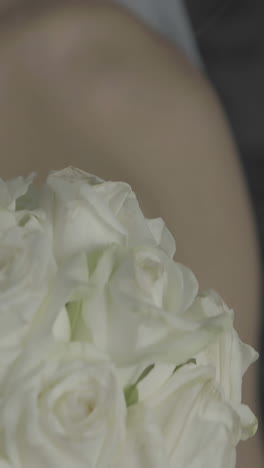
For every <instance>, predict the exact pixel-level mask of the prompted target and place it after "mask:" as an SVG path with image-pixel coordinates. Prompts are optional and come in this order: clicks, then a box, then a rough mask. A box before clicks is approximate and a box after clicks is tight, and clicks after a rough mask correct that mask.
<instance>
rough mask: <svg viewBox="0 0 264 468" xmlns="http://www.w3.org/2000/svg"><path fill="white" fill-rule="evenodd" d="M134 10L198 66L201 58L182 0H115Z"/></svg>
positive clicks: (200, 63)
mask: <svg viewBox="0 0 264 468" xmlns="http://www.w3.org/2000/svg"><path fill="white" fill-rule="evenodd" d="M115 1H116V2H117V3H119V4H120V5H124V6H126V7H128V8H130V9H131V10H132V11H134V12H135V13H136V14H137V15H138V16H139V17H140V18H142V19H143V20H145V22H146V24H148V25H149V26H152V27H153V28H154V29H155V30H157V31H159V32H160V33H161V34H163V35H164V36H165V37H167V38H168V39H170V40H171V41H173V42H174V43H175V44H177V46H178V47H181V48H182V50H184V52H185V53H186V55H187V57H188V58H189V59H190V61H191V62H192V63H194V64H196V65H198V66H199V67H201V66H202V60H201V57H200V53H199V50H198V47H197V44H196V42H195V39H194V34H193V31H192V27H191V24H190V20H189V17H188V12H187V10H186V7H185V5H184V2H183V1H182V0H115Z"/></svg>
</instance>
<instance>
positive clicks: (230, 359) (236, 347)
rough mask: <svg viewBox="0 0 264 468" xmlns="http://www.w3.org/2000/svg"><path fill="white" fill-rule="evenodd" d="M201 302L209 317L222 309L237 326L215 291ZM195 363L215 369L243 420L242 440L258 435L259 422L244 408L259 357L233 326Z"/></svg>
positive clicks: (204, 296)
mask: <svg viewBox="0 0 264 468" xmlns="http://www.w3.org/2000/svg"><path fill="white" fill-rule="evenodd" d="M200 301H201V302H202V303H203V307H204V309H205V310H207V311H208V317H212V316H213V315H214V313H215V310H216V309H218V310H219V308H220V309H222V311H223V312H224V313H225V314H226V315H227V316H229V317H231V319H232V322H233V319H234V313H233V310H230V309H229V308H228V307H227V305H226V304H225V303H224V301H223V300H222V298H221V297H220V296H219V295H218V294H217V293H216V292H215V291H212V290H209V291H206V292H205V293H204V294H203V295H202V296H201V297H200ZM213 305H214V306H213ZM195 359H196V363H197V365H204V366H206V365H209V366H211V367H212V368H213V370H214V379H215V382H216V384H217V385H218V386H219V389H220V391H221V392H222V393H223V395H224V397H225V399H226V400H227V401H228V402H229V404H230V405H231V406H232V407H233V409H234V410H235V411H236V412H237V414H238V415H239V417H240V421H241V427H242V429H243V432H242V436H241V437H242V439H243V440H245V439H247V438H248V437H251V436H252V435H253V434H252V431H253V430H254V431H256V418H255V417H254V415H253V414H252V413H251V411H250V410H249V408H248V407H247V406H246V405H243V404H241V400H242V379H243V375H244V374H245V372H246V370H247V369H248V367H249V366H250V365H251V364H252V363H253V362H255V361H256V360H257V359H258V353H257V352H256V351H255V350H254V349H253V348H252V347H251V346H249V345H247V344H245V343H243V342H242V341H241V340H240V338H239V336H238V334H237V332H236V330H235V329H234V327H233V325H232V326H230V328H227V329H226V330H225V332H223V333H221V334H219V335H218V337H216V339H215V340H214V341H213V342H212V343H210V344H209V345H208V346H207V347H206V348H204V349H203V350H202V351H201V352H200V353H199V354H197V355H196V356H195ZM252 428H254V429H252Z"/></svg>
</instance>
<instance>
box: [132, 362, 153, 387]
mask: <svg viewBox="0 0 264 468" xmlns="http://www.w3.org/2000/svg"><path fill="white" fill-rule="evenodd" d="M154 365H155V364H150V366H148V367H146V369H145V370H143V372H142V374H140V376H139V378H138V379H137V381H136V383H135V385H137V384H138V383H139V382H141V380H143V379H144V378H145V377H147V375H148V374H149V373H150V372H151V371H152V369H153V367H154Z"/></svg>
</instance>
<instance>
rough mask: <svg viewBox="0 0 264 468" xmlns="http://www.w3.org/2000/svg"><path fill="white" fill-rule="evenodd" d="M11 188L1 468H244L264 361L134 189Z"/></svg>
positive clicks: (68, 172) (81, 184) (0, 308)
mask: <svg viewBox="0 0 264 468" xmlns="http://www.w3.org/2000/svg"><path fill="white" fill-rule="evenodd" d="M33 178H34V176H33V175H32V176H30V177H28V178H22V177H18V178H16V179H13V180H10V181H7V182H5V181H3V180H0V468H58V467H63V468H121V467H122V468H123V467H126V468H160V467H161V466H162V467H166V468H176V467H180V468H193V467H195V468H204V467H205V466H208V467H209V466H212V460H213V465H214V468H226V467H229V468H233V467H234V466H235V463H236V446H237V444H238V442H239V441H240V440H241V439H242V440H244V439H247V438H248V437H250V436H252V435H253V434H254V433H255V431H256V429H257V421H256V418H255V416H254V415H253V414H252V412H251V411H250V409H249V408H248V407H247V406H245V405H243V404H242V403H241V387H242V377H243V374H244V372H245V371H246V369H247V368H248V366H249V365H250V364H251V363H252V362H254V361H255V360H256V359H257V356H258V355H257V353H256V352H255V351H254V350H253V349H252V348H251V347H250V346H248V345H246V344H244V343H242V342H241V340H240V339H239V337H238V335H237V333H236V331H235V330H234V327H233V311H232V310H229V309H228V307H227V306H226V305H225V303H224V302H223V301H222V299H221V298H220V297H219V296H218V295H217V293H215V292H214V291H212V290H208V291H205V292H201V291H199V288H198V282H197V280H196V278H195V276H194V274H193V273H192V272H191V271H190V270H189V269H188V268H186V267H185V266H183V265H182V264H180V263H176V262H175V261H174V260H173V257H174V254H175V242H174V239H173V237H172V235H171V234H170V232H169V231H168V229H167V228H166V226H165V224H164V222H163V220H162V219H161V218H157V219H151V220H150V219H146V218H145V217H144V216H143V214H142V211H141V210H140V207H139V204H138V201H137V198H136V196H135V194H134V193H133V191H132V190H131V188H130V186H129V185H128V184H126V183H122V182H105V181H103V180H101V179H98V178H97V177H95V176H92V175H90V174H87V173H85V172H83V171H80V170H78V169H74V168H67V169H64V170H62V171H58V172H51V173H50V175H49V176H48V178H47V180H46V183H45V184H44V185H43V186H42V187H41V188H39V189H38V190H37V189H34V186H33V185H32V180H33Z"/></svg>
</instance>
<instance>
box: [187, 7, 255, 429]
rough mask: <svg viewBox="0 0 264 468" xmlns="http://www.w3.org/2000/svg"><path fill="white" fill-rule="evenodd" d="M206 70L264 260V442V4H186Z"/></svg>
mask: <svg viewBox="0 0 264 468" xmlns="http://www.w3.org/2000/svg"><path fill="white" fill-rule="evenodd" d="M186 6H187V9H188V11H189V14H190V17H191V22H192V25H193V30H194V32H195V38H196V40H197V42H198V46H199V49H200V53H201V56H202V59H203V62H204V65H205V69H206V71H207V73H208V76H209V78H210V80H211V82H212V83H213V85H214V88H215V89H216V91H217V92H218V95H219V97H220V99H221V102H222V104H223V106H224V108H225V111H226V113H227V116H228V118H229V121H230V124H231V127H232V129H233V133H234V137H235V139H236V142H237V145H238V147H239V150H240V155H241V160H242V165H243V167H244V171H245V176H246V179H247V182H248V187H249V190H250V194H251V200H252V204H253V209H254V212H255V217H256V221H257V226H258V233H259V240H260V247H261V256H262V283H263V296H262V311H263V312H262V323H261V327H260V333H259V347H258V350H259V352H260V360H259V396H260V402H261V412H262V421H259V422H260V427H261V429H262V434H263V437H264V356H263V355H264V279H263V278H264V275H263V271H264V1H263V0H217V1H216V0H201V1H197V0H186Z"/></svg>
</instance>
